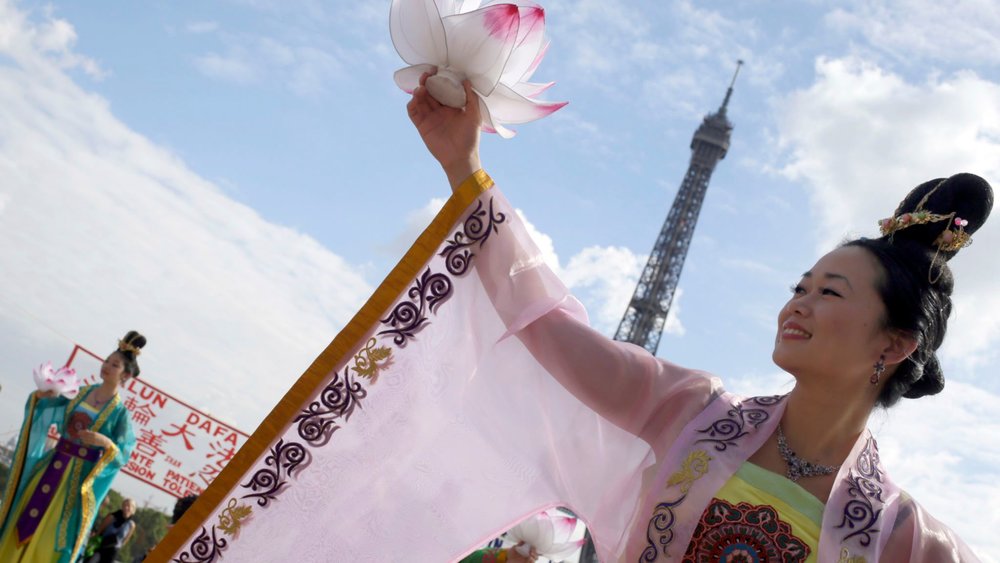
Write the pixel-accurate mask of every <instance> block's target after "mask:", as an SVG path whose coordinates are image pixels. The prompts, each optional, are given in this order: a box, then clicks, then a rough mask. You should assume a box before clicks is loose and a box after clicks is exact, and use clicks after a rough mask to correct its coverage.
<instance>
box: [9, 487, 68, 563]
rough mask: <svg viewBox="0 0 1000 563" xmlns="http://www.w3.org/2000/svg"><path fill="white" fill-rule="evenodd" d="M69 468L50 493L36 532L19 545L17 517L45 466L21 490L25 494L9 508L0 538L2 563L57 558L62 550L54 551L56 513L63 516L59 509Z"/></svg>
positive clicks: (29, 562) (57, 526)
mask: <svg viewBox="0 0 1000 563" xmlns="http://www.w3.org/2000/svg"><path fill="white" fill-rule="evenodd" d="M68 469H69V468H67V471H66V472H65V473H63V476H62V480H61V481H60V482H59V488H58V489H56V494H55V495H54V496H53V497H52V502H51V503H50V504H49V507H48V508H47V509H45V514H43V515H42V519H41V521H39V522H38V528H37V529H35V534H34V535H33V536H31V537H30V538H28V541H26V542H25V543H23V544H21V545H18V543H17V520H18V519H19V518H20V517H21V512H22V511H23V510H24V505H26V504H28V499H29V498H30V497H31V493H32V492H33V491H34V490H35V487H37V486H38V482H39V481H41V480H42V473H44V470H42V471H39V472H38V474H37V475H35V477H34V478H33V479H32V480H31V483H29V485H28V487H27V488H26V489H25V490H24V494H22V495H21V498H20V500H19V502H18V503H17V507H15V509H14V510H12V511H11V512H10V515H9V518H10V525H9V526H7V531H6V532H4V535H3V538H2V539H0V561H3V562H4V563H35V562H36V561H37V562H39V563H42V562H47V561H58V560H59V557H60V556H61V555H62V554H61V553H59V552H57V551H56V530H57V529H58V528H59V517H60V516H62V515H61V514H60V513H59V512H60V509H61V507H62V506H63V504H64V503H65V502H66V481H67V478H68V476H69V471H68Z"/></svg>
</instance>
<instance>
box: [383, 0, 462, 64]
mask: <svg viewBox="0 0 1000 563" xmlns="http://www.w3.org/2000/svg"><path fill="white" fill-rule="evenodd" d="M389 35H390V36H391V37H392V44H393V46H394V47H396V52H397V53H399V56H400V57H402V59H403V60H404V61H406V62H407V63H409V64H411V65H417V64H432V65H436V66H447V65H448V41H447V37H446V35H445V32H444V25H443V24H442V22H441V15H440V14H439V13H438V9H437V5H436V4H434V0H393V2H392V5H391V6H390V8H389Z"/></svg>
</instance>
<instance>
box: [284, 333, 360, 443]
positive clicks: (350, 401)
mask: <svg viewBox="0 0 1000 563" xmlns="http://www.w3.org/2000/svg"><path fill="white" fill-rule="evenodd" d="M369 344H370V343H369ZM357 365H358V364H355V366H357ZM367 396H368V391H367V390H366V389H365V388H364V387H362V386H361V384H360V383H358V382H357V381H354V380H352V379H351V378H350V373H349V371H348V370H347V369H345V370H344V376H343V378H341V377H340V374H338V373H336V372H334V375H333V380H332V381H330V383H328V384H327V385H326V387H324V388H323V392H322V393H320V394H319V400H318V401H313V402H312V403H309V406H308V407H307V408H306V409H304V410H303V411H302V412H300V413H299V414H298V416H296V417H295V420H293V421H292V422H297V423H298V425H299V426H298V432H299V436H300V437H301V438H302V439H303V440H305V441H306V442H309V445H311V446H323V445H326V443H327V442H329V441H330V437H331V436H333V433H334V432H336V431H337V429H339V428H340V426H338V425H337V420H338V419H339V420H343V421H347V420H348V419H350V418H351V414H353V413H354V409H355V407H357V408H360V406H361V400H362V399H364V398H365V397H367Z"/></svg>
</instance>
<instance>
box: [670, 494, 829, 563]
mask: <svg viewBox="0 0 1000 563" xmlns="http://www.w3.org/2000/svg"><path fill="white" fill-rule="evenodd" d="M810 552H811V550H810V549H809V546H808V545H807V544H806V543H805V542H803V541H802V540H800V539H799V538H797V537H795V535H794V534H793V533H792V527H791V525H789V524H788V523H787V522H784V521H782V520H781V518H780V517H779V516H778V513H777V512H776V511H775V510H774V508H772V507H770V506H767V505H753V504H750V503H747V502H741V503H739V504H736V505H733V504H730V503H729V502H728V501H725V500H722V499H713V500H712V502H711V503H710V504H709V505H708V507H707V508H706V509H705V512H704V513H703V514H702V515H701V521H700V522H698V526H697V527H695V530H694V535H693V536H692V537H691V543H690V544H688V549H687V552H686V553H685V554H684V563H708V562H709V561H711V562H712V563H720V562H721V563H762V562H767V561H783V562H785V563H799V562H802V561H805V560H806V558H807V557H809V553H810Z"/></svg>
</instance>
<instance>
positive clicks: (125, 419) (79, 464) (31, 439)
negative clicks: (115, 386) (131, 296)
mask: <svg viewBox="0 0 1000 563" xmlns="http://www.w3.org/2000/svg"><path fill="white" fill-rule="evenodd" d="M97 387H98V386H97V385H91V386H87V387H84V388H81V389H80V393H79V394H78V395H77V396H76V397H75V398H74V399H72V400H69V399H66V398H64V397H52V398H38V397H36V395H35V394H34V393H32V394H31V396H30V397H29V398H28V401H27V404H26V405H25V412H24V422H23V423H22V426H21V432H20V434H19V435H18V441H17V447H16V448H15V450H14V457H13V460H12V462H11V468H10V479H9V480H8V481H7V486H6V488H5V490H4V495H3V500H2V503H0V559H3V558H4V557H11V556H13V557H16V558H25V560H32V561H34V560H39V561H58V562H59V563H71V562H73V561H75V560H76V557H77V555H78V554H79V552H80V549H81V548H82V547H83V545H84V544H85V542H86V540H87V533H88V532H89V530H90V528H91V526H92V525H93V523H94V518H95V517H96V516H97V510H98V508H99V507H100V506H101V502H102V501H103V500H104V497H105V496H106V495H107V494H108V490H109V489H110V488H111V482H112V481H113V480H114V478H115V477H116V476H117V475H118V471H119V470H120V469H121V468H122V466H124V465H125V464H126V463H127V462H128V459H129V456H130V455H131V454H132V449H133V448H134V447H135V434H134V433H133V432H132V424H131V421H130V420H129V412H128V409H126V408H125V406H124V405H123V404H122V402H121V398H120V397H119V396H118V395H115V397H114V398H112V399H111V400H110V401H108V403H107V404H106V405H104V406H103V407H102V408H100V409H95V408H93V407H91V406H90V405H89V404H86V403H85V402H84V399H85V398H86V397H87V396H88V395H89V394H90V393H92V392H93V391H94V389H96V388H97ZM83 415H86V418H82V416H83ZM81 418H82V420H86V421H87V422H88V425H89V429H90V430H91V431H94V432H98V433H100V434H103V435H105V436H107V437H108V438H110V439H111V441H112V442H113V443H114V445H113V446H111V447H108V448H106V449H105V448H96V450H97V453H98V454H99V455H96V456H91V457H92V458H94V459H84V458H81V457H71V458H70V461H69V463H68V464H67V465H66V467H65V469H64V470H63V473H62V477H61V479H60V481H59V485H58V488H57V489H56V491H55V492H54V494H51V495H49V497H47V498H49V499H50V500H49V502H48V503H47V505H45V506H43V507H42V509H41V512H42V514H40V515H39V520H40V523H39V524H38V527H37V529H36V530H35V531H34V533H33V535H32V536H31V537H30V538H20V537H19V533H18V530H17V523H18V520H19V518H21V515H22V512H23V510H24V509H25V507H26V505H27V504H28V503H29V499H32V495H33V494H34V493H35V489H36V487H37V485H38V484H39V481H40V480H41V479H42V477H43V473H44V472H45V471H46V469H47V468H49V465H50V462H53V458H54V454H55V449H50V450H47V449H46V448H45V440H46V437H47V435H48V429H49V427H50V426H51V425H52V424H55V425H56V427H57V429H58V432H59V434H60V435H62V436H63V438H64V439H67V440H68V439H69V438H68V436H69V434H68V433H67V431H66V429H67V428H68V427H69V426H70V421H71V420H75V421H79V420H81ZM76 443H77V444H78V442H76ZM47 490H48V489H46V491H47ZM35 502H36V504H37V497H36V501H35ZM33 506H34V505H33ZM53 547H54V549H53ZM49 554H51V559H50V558H49ZM15 560H17V559H15Z"/></svg>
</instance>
